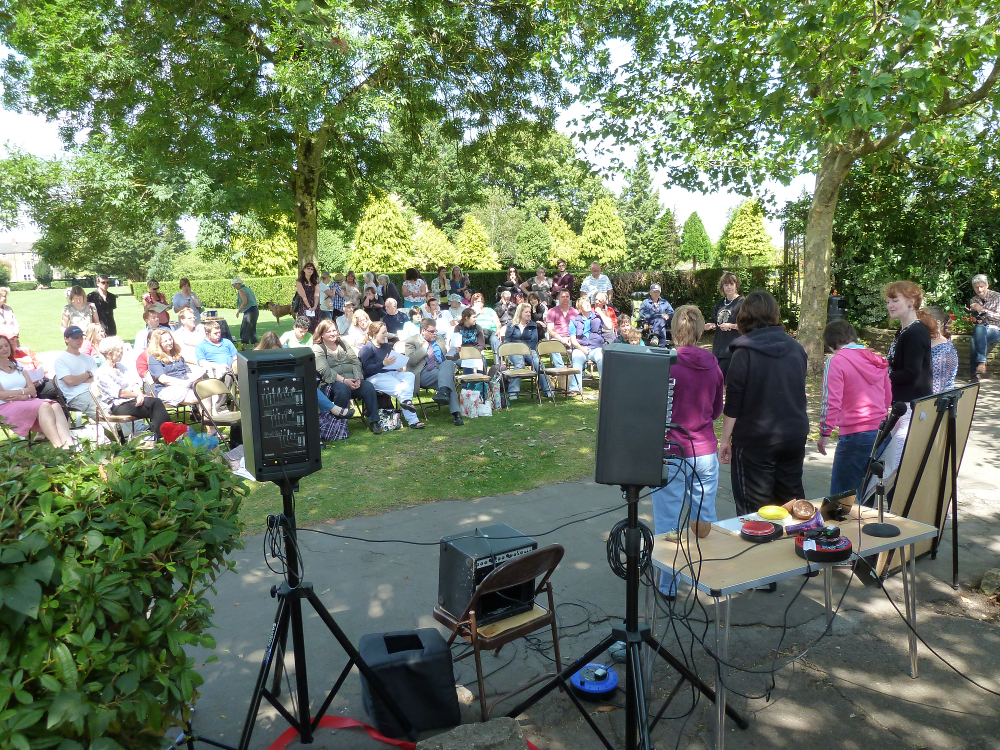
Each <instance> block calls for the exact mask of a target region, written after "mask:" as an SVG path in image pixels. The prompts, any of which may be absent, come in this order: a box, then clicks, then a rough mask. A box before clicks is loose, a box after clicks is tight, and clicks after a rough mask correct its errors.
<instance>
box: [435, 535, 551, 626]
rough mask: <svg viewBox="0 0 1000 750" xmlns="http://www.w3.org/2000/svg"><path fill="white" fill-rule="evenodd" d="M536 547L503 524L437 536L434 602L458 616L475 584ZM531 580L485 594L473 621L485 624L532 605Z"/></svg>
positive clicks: (523, 610) (527, 538) (526, 609)
mask: <svg viewBox="0 0 1000 750" xmlns="http://www.w3.org/2000/svg"><path fill="white" fill-rule="evenodd" d="M536 549H538V542H536V541H535V540H534V539H531V538H530V537H526V536H524V535H523V534H522V533H521V532H519V531H515V530H514V529H512V528H511V527H510V526H508V525H507V524H505V523H498V524H494V525H493V526H486V527H484V528H479V529H476V530H475V531H467V532H464V533H461V534H452V535H451V536H446V537H442V539H441V557H440V559H439V561H438V605H440V607H441V609H443V610H445V611H446V612H447V613H448V614H450V615H452V616H453V617H456V618H457V617H461V616H462V613H463V612H464V611H465V608H466V607H467V606H468V604H469V601H471V599H472V595H473V594H474V593H475V592H476V587H477V586H479V584H480V583H482V582H483V579H484V578H486V576H488V575H489V574H490V573H492V572H493V571H494V570H495V569H496V568H497V567H498V566H499V565H503V564H504V563H505V562H507V561H508V560H513V559H514V558H515V557H519V556H521V555H525V554H527V553H528V552H532V551H534V550H536ZM534 592H535V582H534V580H532V581H528V582H527V583H523V584H521V585H519V586H511V587H510V588H507V589H502V590H500V591H496V592H493V593H491V594H487V595H486V596H483V597H481V598H480V599H479V601H478V602H477V603H476V609H475V613H476V624H477V625H487V624H489V623H491V622H496V621H497V620H503V619H504V618H507V617H510V616H512V615H516V614H520V613H521V612H529V611H530V610H531V608H532V607H533V606H534V601H535V598H534V596H533V594H534Z"/></svg>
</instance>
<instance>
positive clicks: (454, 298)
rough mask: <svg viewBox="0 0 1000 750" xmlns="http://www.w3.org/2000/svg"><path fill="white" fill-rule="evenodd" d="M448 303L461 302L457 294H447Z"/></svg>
mask: <svg viewBox="0 0 1000 750" xmlns="http://www.w3.org/2000/svg"><path fill="white" fill-rule="evenodd" d="M448 301H449V302H461V301H462V298H461V297H459V296H458V295H457V294H449V295H448Z"/></svg>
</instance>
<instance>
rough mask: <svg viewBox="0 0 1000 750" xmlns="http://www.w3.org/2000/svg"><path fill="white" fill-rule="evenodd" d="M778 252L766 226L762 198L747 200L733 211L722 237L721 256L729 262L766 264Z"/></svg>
mask: <svg viewBox="0 0 1000 750" xmlns="http://www.w3.org/2000/svg"><path fill="white" fill-rule="evenodd" d="M776 253H777V250H776V248H775V247H774V242H773V241H772V240H771V234H770V233H769V232H768V231H767V227H765V226H764V212H763V210H762V209H761V206H760V201H758V200H745V201H742V202H741V203H740V204H739V205H738V206H736V207H735V208H734V209H733V210H732V211H731V215H730V218H729V221H728V222H727V223H726V227H725V229H723V230H722V236H721V237H720V238H719V248H718V257H719V258H720V259H721V260H722V262H723V263H726V264H727V265H745V266H757V265H765V264H767V263H769V262H771V261H772V260H774V257H775V255H776Z"/></svg>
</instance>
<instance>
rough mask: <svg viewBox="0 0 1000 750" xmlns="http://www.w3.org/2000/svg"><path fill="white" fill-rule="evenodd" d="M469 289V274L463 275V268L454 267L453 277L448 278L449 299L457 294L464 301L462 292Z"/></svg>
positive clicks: (452, 270)
mask: <svg viewBox="0 0 1000 750" xmlns="http://www.w3.org/2000/svg"><path fill="white" fill-rule="evenodd" d="M468 287H469V276H468V274H464V273H462V267H461V266H452V269H451V276H450V277H449V278H448V297H449V298H451V295H453V294H457V295H458V298H459V299H462V292H463V291H465V290H466V289H467V288H468Z"/></svg>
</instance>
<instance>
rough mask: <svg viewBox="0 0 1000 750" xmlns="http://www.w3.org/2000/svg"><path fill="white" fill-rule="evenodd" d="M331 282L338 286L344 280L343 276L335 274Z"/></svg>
mask: <svg viewBox="0 0 1000 750" xmlns="http://www.w3.org/2000/svg"><path fill="white" fill-rule="evenodd" d="M333 280H334V281H336V282H337V283H338V284H339V283H340V282H341V281H343V280H344V274H342V273H338V274H335V275H334V277H333Z"/></svg>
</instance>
